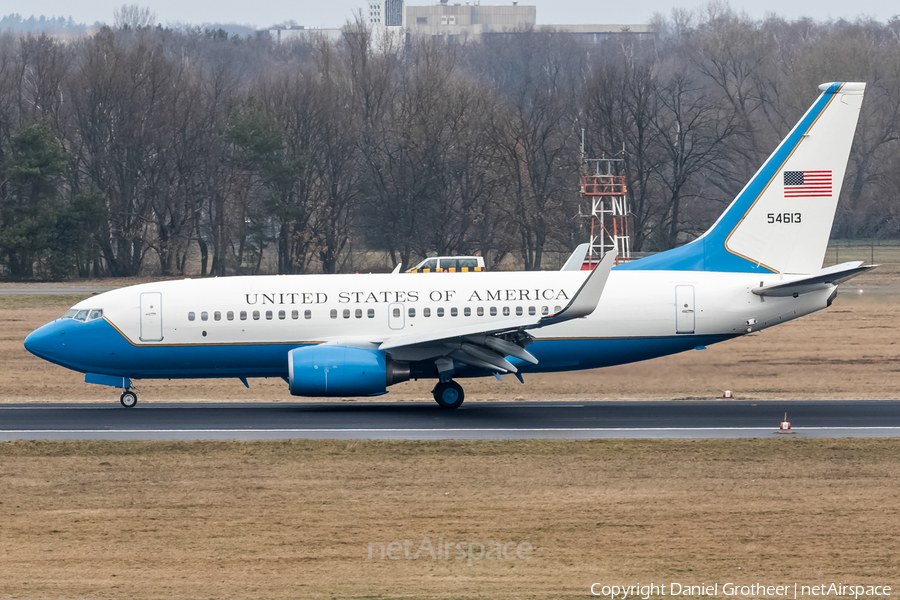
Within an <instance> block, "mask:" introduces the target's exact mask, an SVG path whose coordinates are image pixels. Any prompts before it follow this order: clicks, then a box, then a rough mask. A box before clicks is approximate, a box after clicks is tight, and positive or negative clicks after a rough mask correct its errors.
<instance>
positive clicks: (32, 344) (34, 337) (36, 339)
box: [25, 322, 60, 358]
mask: <svg viewBox="0 0 900 600" xmlns="http://www.w3.org/2000/svg"><path fill="white" fill-rule="evenodd" d="M59 335H60V332H59V331H58V328H57V327H55V322H54V323H47V324H46V325H44V326H42V327H38V328H37V329H35V330H34V331H32V332H31V333H29V334H28V336H27V337H26V338H25V349H26V350H28V351H29V352H31V353H32V354H34V355H35V356H39V357H40V358H47V356H48V354H49V353H50V352H51V350H52V348H53V345H54V344H53V341H52V339H53V338H54V337H57V336H59Z"/></svg>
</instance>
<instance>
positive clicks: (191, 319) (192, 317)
mask: <svg viewBox="0 0 900 600" xmlns="http://www.w3.org/2000/svg"><path fill="white" fill-rule="evenodd" d="M84 312H87V311H84ZM75 318H76V319H77V318H78V315H75ZM193 320H194V313H192V312H189V313H188V321H193Z"/></svg>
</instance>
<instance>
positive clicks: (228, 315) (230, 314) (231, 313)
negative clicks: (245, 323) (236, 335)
mask: <svg viewBox="0 0 900 600" xmlns="http://www.w3.org/2000/svg"><path fill="white" fill-rule="evenodd" d="M225 318H226V319H228V320H229V321H234V311H233V310H229V311H228V312H227V313H225Z"/></svg>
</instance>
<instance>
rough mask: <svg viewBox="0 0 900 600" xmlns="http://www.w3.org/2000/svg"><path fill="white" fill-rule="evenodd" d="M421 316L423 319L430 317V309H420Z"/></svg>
mask: <svg viewBox="0 0 900 600" xmlns="http://www.w3.org/2000/svg"><path fill="white" fill-rule="evenodd" d="M422 316H423V317H430V316H431V309H430V308H423V309H422Z"/></svg>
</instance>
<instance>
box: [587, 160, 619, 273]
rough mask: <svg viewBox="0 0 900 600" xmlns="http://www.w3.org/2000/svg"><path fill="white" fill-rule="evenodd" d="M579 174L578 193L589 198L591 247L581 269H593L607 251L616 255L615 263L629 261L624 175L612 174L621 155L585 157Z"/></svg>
mask: <svg viewBox="0 0 900 600" xmlns="http://www.w3.org/2000/svg"><path fill="white" fill-rule="evenodd" d="M582 160H583V166H584V170H585V173H586V174H583V175H582V176H581V195H582V196H583V197H586V198H589V199H590V201H591V214H590V217H591V247H590V251H589V252H588V256H587V258H586V261H585V263H584V266H583V267H582V268H583V269H593V268H594V266H595V265H596V264H597V263H598V262H600V261H601V260H603V257H604V256H606V254H607V252H614V253H615V254H616V264H617V265H618V264H622V263H623V262H628V261H629V260H631V235H630V233H629V230H628V200H627V195H626V194H627V191H628V190H627V189H626V187H625V177H624V176H623V175H613V174H612V171H613V163H617V162H624V159H621V158H586V159H582Z"/></svg>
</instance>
